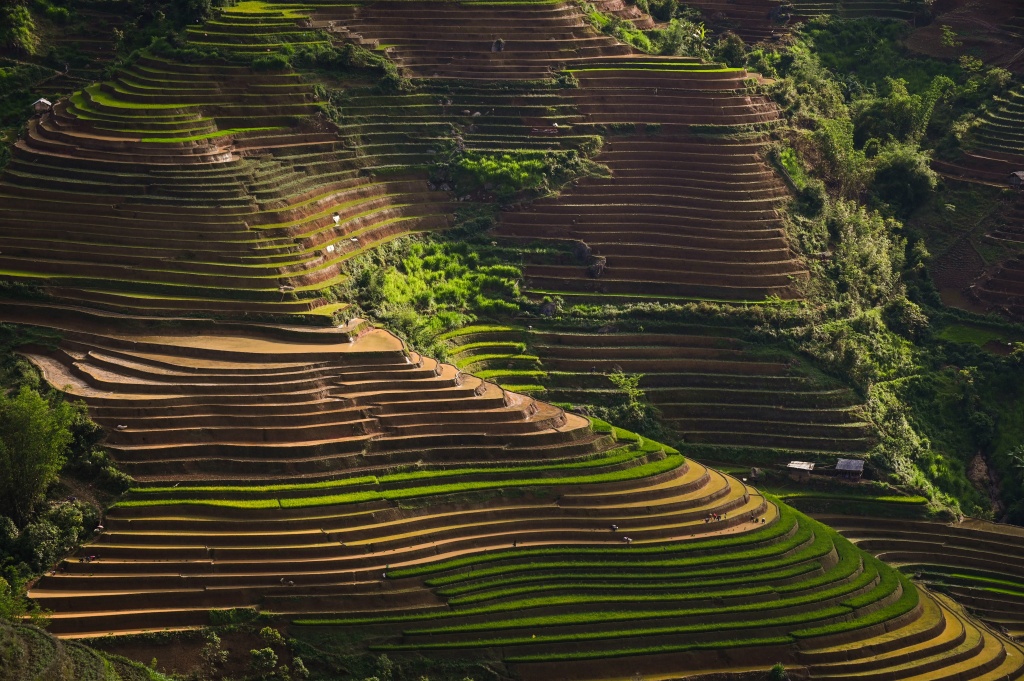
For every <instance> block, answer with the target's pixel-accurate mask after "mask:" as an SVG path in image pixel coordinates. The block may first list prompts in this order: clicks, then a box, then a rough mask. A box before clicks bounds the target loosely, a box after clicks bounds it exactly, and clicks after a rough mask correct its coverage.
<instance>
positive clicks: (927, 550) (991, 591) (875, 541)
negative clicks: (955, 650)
mask: <svg viewBox="0 0 1024 681" xmlns="http://www.w3.org/2000/svg"><path fill="white" fill-rule="evenodd" d="M820 519H821V520H822V521H823V522H827V523H828V524H829V525H830V526H831V527H835V528H836V529H837V530H839V531H840V532H841V533H842V534H843V535H844V536H846V537H848V538H850V539H851V540H852V541H853V542H854V543H856V544H857V545H858V546H859V547H860V548H862V549H865V550H866V551H869V552H871V553H873V554H874V555H876V556H878V557H880V558H883V559H884V560H886V562H889V563H895V564H896V565H898V566H899V568H900V570H902V571H903V572H905V573H908V574H912V575H915V576H916V577H917V578H918V579H919V580H921V581H922V582H923V583H925V584H927V585H928V587H929V588H931V589H933V590H935V591H941V592H943V593H948V594H949V595H950V596H952V597H954V598H955V599H956V600H957V601H958V602H960V603H963V604H964V605H965V606H966V607H967V609H968V610H969V611H970V612H972V613H973V614H974V615H975V616H977V617H979V618H981V619H982V620H984V621H985V622H987V623H989V624H990V625H992V626H994V627H995V628H997V629H999V630H1001V631H1002V632H1003V633H1005V634H1006V635H1008V636H1012V637H1014V638H1015V639H1017V640H1018V641H1019V640H1022V638H1024V615H1022V611H1021V606H1022V605H1024V573H1022V569H1021V568H1022V566H1021V564H1020V556H1021V555H1022V553H1024V533H1022V532H1021V531H1020V529H1019V528H1016V527H1013V526H1007V525H996V524H994V523H986V522H983V521H977V520H974V521H968V522H967V523H964V524H962V525H944V524H940V523H934V522H925V521H909V520H898V521H892V520H879V519H871V518H851V517H845V516H822V517H821V518H820Z"/></svg>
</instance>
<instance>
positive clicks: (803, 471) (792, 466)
mask: <svg viewBox="0 0 1024 681" xmlns="http://www.w3.org/2000/svg"><path fill="white" fill-rule="evenodd" d="M786 468H787V469H788V470H789V477H790V479H791V480H795V481H796V482H808V481H809V480H810V479H811V471H813V470H814V463H812V462H810V461H790V462H789V464H788V465H787V466H786Z"/></svg>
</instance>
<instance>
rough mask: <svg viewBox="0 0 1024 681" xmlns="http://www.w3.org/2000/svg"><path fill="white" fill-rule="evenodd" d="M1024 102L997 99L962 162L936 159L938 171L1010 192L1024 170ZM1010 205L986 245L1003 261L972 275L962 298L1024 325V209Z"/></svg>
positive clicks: (1016, 94) (1015, 94)
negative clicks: (1015, 175) (1023, 249)
mask: <svg viewBox="0 0 1024 681" xmlns="http://www.w3.org/2000/svg"><path fill="white" fill-rule="evenodd" d="M1022 97H1024V94H1022V92H1021V90H1020V88H1014V89H1011V90H1010V91H1009V92H1008V93H1007V95H1006V96H1005V97H997V98H996V99H995V101H994V102H992V103H991V105H990V106H989V108H988V109H987V110H986V111H985V112H984V114H983V115H982V116H981V117H980V122H979V123H978V125H977V126H976V127H975V128H974V129H973V130H972V132H971V135H970V139H969V140H968V141H967V144H966V150H965V151H964V153H963V154H962V155H961V157H960V158H959V159H957V160H955V161H949V160H942V159H935V160H934V161H933V166H934V168H935V169H936V170H937V171H938V172H940V173H942V174H943V175H945V176H946V177H948V178H951V179H954V180H955V181H958V182H970V183H980V184H985V185H990V186H994V187H1005V186H1007V180H1008V178H1009V176H1010V173H1012V172H1016V171H1018V170H1020V169H1022V168H1024V138H1022V137H1021V135H1020V132H1019V130H1020V120H1021V116H1022V115H1024V99H1022ZM1009 204H1010V207H1009V208H1008V209H1007V210H1005V211H1003V212H1002V213H1001V214H1000V216H999V219H998V220H997V221H995V222H993V223H992V224H991V226H990V228H989V229H988V232H987V234H986V235H985V239H986V241H988V242H989V243H991V244H995V245H997V246H999V247H1001V249H1002V250H1003V251H1004V256H1003V258H1002V259H1001V260H1000V261H998V262H994V263H993V264H992V265H990V266H989V267H986V268H984V270H983V271H981V272H980V273H978V274H977V275H973V274H972V278H973V281H971V283H970V284H969V285H968V286H967V287H966V288H965V289H964V292H965V293H966V295H967V297H968V299H969V300H971V301H973V302H974V303H976V304H977V305H979V306H980V307H982V308H983V309H986V310H989V311H992V312H996V313H999V314H1003V315H1005V316H1007V317H1010V318H1012V319H1018V320H1019V319H1024V312H1022V308H1021V306H1022V304H1024V283H1022V282H1024V278H1022V275H1021V262H1020V259H1021V254H1020V245H1021V241H1022V239H1021V233H1022V232H1024V213H1022V210H1024V209H1022V208H1021V206H1020V205H1019V204H1020V202H1019V201H1017V202H1009Z"/></svg>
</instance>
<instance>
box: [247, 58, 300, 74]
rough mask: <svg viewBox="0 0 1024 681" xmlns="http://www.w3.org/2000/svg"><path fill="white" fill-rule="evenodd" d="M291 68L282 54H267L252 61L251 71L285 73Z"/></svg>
mask: <svg viewBox="0 0 1024 681" xmlns="http://www.w3.org/2000/svg"><path fill="white" fill-rule="evenodd" d="M291 67H292V65H291V62H289V61H288V57H286V56H284V55H283V54H267V55H263V56H260V57H256V58H255V59H253V60H252V70H253V71H287V70H288V69H290V68H291Z"/></svg>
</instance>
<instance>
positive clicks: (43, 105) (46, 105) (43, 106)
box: [32, 97, 53, 114]
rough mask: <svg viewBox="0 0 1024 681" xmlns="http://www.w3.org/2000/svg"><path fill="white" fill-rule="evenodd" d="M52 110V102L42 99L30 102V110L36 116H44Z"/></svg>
mask: <svg viewBox="0 0 1024 681" xmlns="http://www.w3.org/2000/svg"><path fill="white" fill-rule="evenodd" d="M52 108H53V102H51V101H50V100H48V99H43V98H42V97H40V98H39V99H37V100H36V101H34V102H32V110H33V111H35V112H36V113H37V114H44V113H46V112H47V111H49V110H50V109H52Z"/></svg>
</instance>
